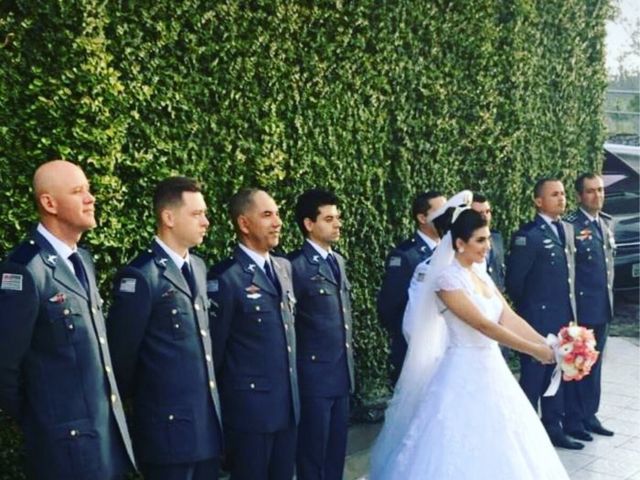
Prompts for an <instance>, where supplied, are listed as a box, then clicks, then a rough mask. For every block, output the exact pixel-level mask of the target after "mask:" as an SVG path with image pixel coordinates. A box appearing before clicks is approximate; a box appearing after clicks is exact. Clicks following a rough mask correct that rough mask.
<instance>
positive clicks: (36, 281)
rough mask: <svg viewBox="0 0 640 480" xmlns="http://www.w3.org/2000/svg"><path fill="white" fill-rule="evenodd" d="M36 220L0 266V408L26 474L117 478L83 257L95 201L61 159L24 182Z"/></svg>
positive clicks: (113, 431) (102, 341) (116, 438)
mask: <svg viewBox="0 0 640 480" xmlns="http://www.w3.org/2000/svg"><path fill="white" fill-rule="evenodd" d="M33 189H34V193H35V200H36V206H37V209H38V214H39V217H40V223H39V224H38V226H37V228H36V229H35V230H34V231H33V232H32V233H31V234H30V235H29V237H28V238H27V239H26V240H25V241H24V242H23V243H21V244H20V245H18V247H17V248H16V249H14V250H13V251H12V252H11V253H10V254H9V256H8V257H7V259H6V260H5V261H4V262H3V263H2V264H0V278H1V280H0V409H2V410H3V411H5V412H7V413H8V414H9V415H11V416H13V417H14V418H15V419H17V420H18V421H19V422H20V424H21V426H22V428H23V430H24V436H25V449H26V456H27V475H28V477H29V478H34V479H38V480H40V479H43V480H49V479H51V480H54V479H63V478H64V479H74V480H83V479H87V480H89V479H92V480H94V479H101V480H102V479H105V480H106V479H121V478H124V477H125V475H126V474H127V473H128V472H129V471H130V470H131V467H132V465H133V464H134V460H133V454H132V450H131V441H130V439H129V433H128V431H127V425H126V423H125V418H124V413H123V410H122V405H121V402H120V396H119V394H118V389H117V387H116V382H115V378H114V376H113V372H112V368H111V359H110V357H109V350H108V348H107V344H106V333H105V325H104V318H103V314H102V300H101V298H100V295H99V293H98V288H97V286H96V281H95V272H94V266H93V262H92V260H91V257H90V256H89V254H88V253H87V252H86V251H84V250H81V249H79V248H78V247H77V243H78V241H79V240H80V237H81V236H82V234H83V233H84V232H85V231H87V230H89V229H91V228H93V227H95V225H96V221H95V217H94V205H95V198H94V197H93V196H92V195H91V193H90V190H89V182H88V181H87V178H86V177H85V175H84V173H83V171H82V170H81V169H80V167H78V166H76V165H74V164H72V163H70V162H66V161H63V160H54V161H51V162H47V163H45V164H43V165H42V166H40V167H39V168H38V169H37V170H36V173H35V175H34V178H33Z"/></svg>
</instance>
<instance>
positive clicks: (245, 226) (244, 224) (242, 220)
mask: <svg viewBox="0 0 640 480" xmlns="http://www.w3.org/2000/svg"><path fill="white" fill-rule="evenodd" d="M236 221H237V223H238V230H240V231H241V232H242V233H243V234H245V235H249V219H248V218H247V217H245V216H244V215H239V216H238V219H237V220H236Z"/></svg>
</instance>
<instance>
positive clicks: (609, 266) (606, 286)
mask: <svg viewBox="0 0 640 480" xmlns="http://www.w3.org/2000/svg"><path fill="white" fill-rule="evenodd" d="M599 216H600V226H601V229H602V234H601V233H600V232H599V231H598V229H597V228H596V227H595V226H594V225H593V224H592V223H591V221H590V220H589V218H587V216H586V215H585V214H584V212H583V211H582V210H580V209H578V210H577V211H575V212H574V213H572V214H571V215H569V216H568V217H567V221H568V222H571V223H572V224H573V229H574V243H575V249H576V283H575V296H576V306H577V308H578V323H584V324H586V325H601V324H603V323H606V322H608V321H610V320H611V319H612V318H613V270H614V268H613V267H614V264H613V263H614V262H613V256H614V252H615V240H614V237H613V225H612V223H613V222H612V219H611V217H610V216H609V215H606V214H604V213H600V215H599Z"/></svg>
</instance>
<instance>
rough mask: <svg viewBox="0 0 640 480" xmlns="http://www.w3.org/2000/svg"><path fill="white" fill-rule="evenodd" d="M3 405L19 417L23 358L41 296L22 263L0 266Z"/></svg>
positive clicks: (0, 402)
mask: <svg viewBox="0 0 640 480" xmlns="http://www.w3.org/2000/svg"><path fill="white" fill-rule="evenodd" d="M0 278H1V279H2V280H1V282H2V283H1V285H0V409H2V410H4V411H5V412H7V413H8V414H9V415H11V416H13V417H15V418H20V414H21V409H22V405H23V403H24V401H23V400H24V399H23V392H22V381H23V379H22V375H21V370H22V361H23V359H24V357H25V355H26V353H27V351H28V349H29V345H30V344H31V337H32V335H33V329H34V327H35V323H36V319H37V317H38V305H39V303H40V299H39V296H38V291H37V289H36V286H35V282H34V280H33V278H32V276H31V273H30V272H29V271H28V270H27V269H26V268H25V267H24V266H22V265H18V264H12V263H5V264H3V265H2V266H0Z"/></svg>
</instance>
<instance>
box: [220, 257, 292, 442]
mask: <svg viewBox="0 0 640 480" xmlns="http://www.w3.org/2000/svg"><path fill="white" fill-rule="evenodd" d="M271 260H272V263H273V266H274V273H275V275H276V276H277V278H278V281H279V282H280V286H281V290H282V293H281V294H279V293H278V291H277V289H276V287H275V286H274V285H273V284H272V282H271V281H270V280H269V278H268V277H267V276H266V274H265V273H264V271H263V270H262V269H261V268H260V267H259V266H258V265H256V264H255V263H254V262H253V260H252V259H251V258H250V257H249V256H248V255H247V254H246V253H245V252H244V251H243V250H242V249H241V248H240V247H236V249H235V251H234V254H233V256H232V257H231V258H229V259H227V260H225V261H223V262H221V263H219V264H217V265H215V266H214V267H212V268H211V270H210V271H209V277H208V282H207V291H208V295H209V299H210V302H211V313H210V321H211V330H212V335H213V353H214V359H215V363H216V374H217V376H218V382H219V384H220V397H221V401H222V418H223V422H224V424H225V426H227V425H228V426H229V427H230V428H232V429H234V430H238V431H244V432H262V433H270V432H275V431H278V430H283V429H287V428H291V427H293V426H294V425H295V424H297V422H298V420H299V417H300V400H299V393H298V376H297V369H296V338H295V330H294V323H293V322H294V317H293V315H294V308H295V296H294V293H293V286H292V284H291V264H290V263H289V261H288V260H287V259H285V258H280V257H275V256H273V255H271Z"/></svg>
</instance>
